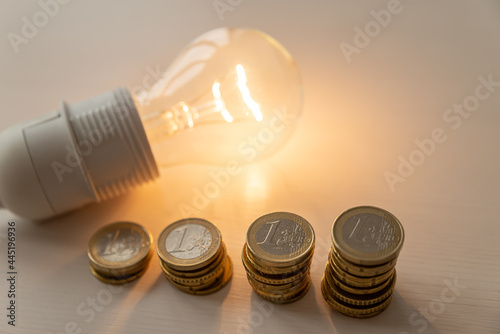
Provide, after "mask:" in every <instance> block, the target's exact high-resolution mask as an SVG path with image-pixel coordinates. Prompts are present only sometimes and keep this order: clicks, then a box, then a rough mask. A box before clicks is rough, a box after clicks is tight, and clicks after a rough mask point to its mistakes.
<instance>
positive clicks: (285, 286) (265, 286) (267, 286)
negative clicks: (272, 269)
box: [247, 274, 305, 291]
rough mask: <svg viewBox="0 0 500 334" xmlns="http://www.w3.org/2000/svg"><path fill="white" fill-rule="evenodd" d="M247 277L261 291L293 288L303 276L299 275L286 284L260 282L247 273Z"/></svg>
mask: <svg viewBox="0 0 500 334" xmlns="http://www.w3.org/2000/svg"><path fill="white" fill-rule="evenodd" d="M247 278H248V280H249V281H252V283H253V285H255V286H257V287H258V288H259V289H261V290H263V291H280V290H287V289H290V288H293V287H295V286H297V285H299V284H300V283H301V282H302V281H303V280H304V278H305V277H299V278H298V279H297V280H296V281H293V282H290V283H286V284H267V283H262V282H261V281H259V280H256V279H255V278H253V277H252V276H250V275H248V274H247ZM251 285H252V284H251Z"/></svg>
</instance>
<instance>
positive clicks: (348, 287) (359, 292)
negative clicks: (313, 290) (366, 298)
mask: <svg viewBox="0 0 500 334" xmlns="http://www.w3.org/2000/svg"><path fill="white" fill-rule="evenodd" d="M394 273H396V270H395V269H394ZM325 275H330V276H331V277H332V280H331V281H332V282H333V283H334V284H336V285H337V286H339V287H340V288H341V289H342V290H345V291H347V292H350V293H352V294H357V295H366V294H372V293H376V292H379V291H380V290H382V289H384V288H385V287H386V286H387V285H388V284H389V282H390V281H391V278H392V277H390V278H389V279H387V280H386V281H384V282H382V283H380V284H379V285H376V286H373V287H368V288H363V287H356V286H352V285H350V284H348V283H345V282H342V280H341V277H339V276H338V275H337V274H336V273H335V271H334V270H332V269H331V268H330V265H329V264H327V265H326V267H325Z"/></svg>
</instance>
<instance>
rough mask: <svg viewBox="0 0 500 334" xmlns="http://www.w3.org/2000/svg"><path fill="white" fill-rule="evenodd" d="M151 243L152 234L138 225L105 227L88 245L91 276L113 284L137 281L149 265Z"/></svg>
mask: <svg viewBox="0 0 500 334" xmlns="http://www.w3.org/2000/svg"><path fill="white" fill-rule="evenodd" d="M152 243H153V238H152V236H151V234H150V233H149V232H148V231H147V230H146V229H145V228H144V227H142V226H141V225H139V224H136V223H131V222H119V223H114V224H110V225H107V226H104V227H103V228H101V229H99V230H98V231H97V232H96V233H95V234H94V235H93V236H92V237H91V239H90V241H89V248H88V257H89V260H90V261H89V265H90V268H91V272H92V273H93V274H94V276H95V277H96V278H98V279H99V280H101V281H103V282H105V283H111V284H121V283H126V282H130V281H132V280H134V279H137V278H139V277H140V276H141V275H142V274H143V273H144V271H145V270H146V268H147V266H148V264H149V261H150V259H151V255H152V250H151V245H152Z"/></svg>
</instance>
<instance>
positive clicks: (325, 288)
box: [321, 206, 404, 318]
mask: <svg viewBox="0 0 500 334" xmlns="http://www.w3.org/2000/svg"><path fill="white" fill-rule="evenodd" d="M332 240H333V243H332V247H331V248H330V253H329V257H328V263H327V264H326V268H325V274H324V275H323V279H322V281H321V292H322V293H323V297H324V298H325V300H326V301H327V302H328V304H330V306H332V307H333V308H334V309H335V310H337V311H339V312H340V313H342V314H345V315H347V316H350V317H354V318H369V317H372V316H375V315H378V314H380V313H381V312H382V311H384V310H385V309H386V308H387V307H388V306H389V304H390V302H391V298H392V293H393V291H394V285H395V284H396V269H395V265H396V261H397V257H398V255H399V252H400V251H401V247H402V245H403V241H404V230H403V226H402V225H401V223H400V222H399V220H398V219H397V218H396V217H394V215H392V214H391V213H389V212H387V211H385V210H383V209H380V208H376V207H371V206H361V207H356V208H352V209H350V210H347V211H345V212H344V213H342V214H341V215H340V216H339V217H338V218H337V219H336V220H335V222H334V224H333V228H332Z"/></svg>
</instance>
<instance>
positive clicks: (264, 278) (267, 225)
mask: <svg viewBox="0 0 500 334" xmlns="http://www.w3.org/2000/svg"><path fill="white" fill-rule="evenodd" d="M314 241H315V239H314V230H313V228H312V226H311V225H310V224H309V223H308V222H307V221H306V220H305V219H304V218H302V217H300V216H297V215H295V214H292V213H286V212H277V213H271V214H268V215H265V216H263V217H260V218H259V219H257V220H256V221H255V222H254V223H253V224H252V225H251V226H250V227H249V229H248V232H247V241H246V244H245V246H244V247H243V253H242V256H241V257H242V261H243V265H244V266H245V269H246V272H247V278H248V282H249V283H250V285H251V286H252V288H253V290H254V291H255V292H256V293H257V295H259V296H260V297H261V298H263V299H265V300H267V301H270V302H272V303H276V304H286V303H291V302H294V301H297V300H299V299H300V298H302V297H303V296H304V295H305V294H306V293H307V291H308V290H309V287H310V286H311V280H310V275H309V270H310V265H311V259H312V256H313V253H314Z"/></svg>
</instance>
